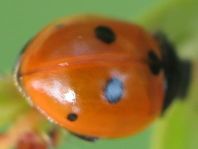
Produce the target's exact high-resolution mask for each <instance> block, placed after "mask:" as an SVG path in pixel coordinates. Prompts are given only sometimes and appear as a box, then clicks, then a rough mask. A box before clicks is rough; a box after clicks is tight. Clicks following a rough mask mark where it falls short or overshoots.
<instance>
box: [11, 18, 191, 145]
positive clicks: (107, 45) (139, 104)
mask: <svg viewBox="0 0 198 149" xmlns="http://www.w3.org/2000/svg"><path fill="white" fill-rule="evenodd" d="M190 66H191V64H190V62H189V61H181V60H180V59H179V58H178V57H177V55H176V53H175V50H174V48H173V46H172V44H171V43H170V42H169V41H168V40H167V39H166V38H165V36H164V35H163V34H161V33H157V34H151V33H149V32H147V31H145V30H144V29H143V28H142V27H140V26H138V25H135V24H132V23H127V22H124V21H118V20H114V19H109V18H103V17H96V16H80V17H73V18H71V19H63V20H60V21H57V22H55V23H53V24H51V25H49V26H48V27H46V28H45V29H43V30H42V31H41V32H40V33H39V34H37V35H36V36H35V37H34V38H33V39H32V40H31V41H30V42H29V43H28V44H27V45H26V46H25V48H24V50H23V52H22V53H21V56H20V59H19V61H18V64H17V66H16V68H15V80H16V83H17V86H18V88H19V90H20V91H21V92H22V93H23V94H24V95H25V97H26V98H27V99H28V101H29V102H30V103H31V104H32V105H33V106H34V107H36V108H37V109H38V110H39V111H40V112H41V113H43V114H44V115H45V116H46V117H47V118H49V119H50V120H52V121H53V122H55V123H57V124H58V125H60V126H62V127H64V128H66V129H67V130H68V131H70V132H71V133H73V134H75V135H76V136H78V137H80V138H83V139H86V140H91V141H92V140H95V139H97V138H118V137H124V136H129V135H133V134H136V133H138V132H140V131H142V130H143V129H144V128H146V127H148V125H149V124H150V123H151V122H152V121H153V120H154V119H155V118H157V117H159V116H160V115H161V114H162V112H163V111H164V110H165V109H166V108H167V107H168V106H169V105H170V103H171V102H172V100H173V99H174V98H175V97H179V96H182V97H183V96H184V95H185V93H186V91H187V88H188V84H189V80H190V79H189V78H190V68H191V67H190Z"/></svg>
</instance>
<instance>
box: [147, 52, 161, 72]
mask: <svg viewBox="0 0 198 149" xmlns="http://www.w3.org/2000/svg"><path fill="white" fill-rule="evenodd" d="M148 58H149V67H150V70H151V72H152V73H153V74H154V75H158V74H159V73H160V70H161V68H162V63H161V61H160V59H159V58H158V56H157V55H156V54H155V52H153V51H152V50H151V51H150V52H149V53H148Z"/></svg>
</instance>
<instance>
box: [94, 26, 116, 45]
mask: <svg viewBox="0 0 198 149" xmlns="http://www.w3.org/2000/svg"><path fill="white" fill-rule="evenodd" d="M95 34H96V37H97V38H98V39H99V40H101V41H103V42H105V43H107V44H110V43H113V42H114V41H115V40H116V35H115V33H114V32H113V31H112V29H111V28H109V27H107V26H98V27H96V28H95Z"/></svg>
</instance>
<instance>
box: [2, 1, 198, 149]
mask: <svg viewBox="0 0 198 149" xmlns="http://www.w3.org/2000/svg"><path fill="white" fill-rule="evenodd" d="M83 14H97V15H103V16H110V17H114V18H118V19H122V20H127V21H130V22H135V23H138V24H140V25H142V26H144V27H146V28H147V29H148V30H150V31H156V30H162V31H164V32H165V33H166V34H167V35H168V36H169V38H170V39H171V40H172V41H173V42H174V43H175V45H176V47H178V49H179V50H178V51H179V54H180V56H181V57H187V58H190V59H192V60H193V61H194V63H195V65H196V63H197V62H196V59H197V58H198V34H197V33H198V30H197V26H198V1H196V0H149V1H148V0H108V1H107V0H81V1H80V0H32V1H30V0H17V1H13V0H0V74H2V75H9V74H10V73H11V71H12V68H13V66H14V64H15V63H16V62H17V57H18V54H19V52H20V50H21V49H22V48H23V46H24V45H25V43H26V42H27V41H28V40H29V39H31V38H32V37H33V36H34V35H35V34H36V33H37V32H38V31H40V30H41V29H42V28H43V27H45V26H46V25H47V24H48V23H50V22H52V21H53V20H57V19H59V18H62V17H64V16H71V15H83ZM196 83H197V80H196V79H195V81H194V83H193V87H192V89H191V91H190V96H189V99H188V102H185V103H184V102H182V103H181V102H176V103H175V104H174V105H173V106H172V108H171V110H170V112H169V113H168V114H167V116H166V117H165V118H161V120H160V121H159V122H157V123H156V124H155V126H151V127H150V128H148V129H147V130H145V131H144V132H142V133H140V134H138V135H136V136H131V137H128V138H123V139H115V140H102V141H98V142H96V143H88V142H84V141H81V140H79V139H76V138H75V137H73V136H70V137H66V138H65V143H63V144H61V145H60V146H59V149H63V148H69V149H89V148H96V149H102V148H114V149H120V148H125V149H131V148H135V149H150V148H154V149H196V147H197V146H198V143H197V142H198V141H197V140H198V110H197V109H198V106H197V105H198V101H197V100H196V98H198V95H197V93H196V92H197V84H196ZM2 97H3V96H1V95H0V99H1V98H2ZM0 102H1V101H0ZM0 104H1V103H0ZM192 105H194V106H193V108H192ZM194 108H195V109H196V110H192V109H194ZM189 109H190V110H189ZM191 124H192V125H191Z"/></svg>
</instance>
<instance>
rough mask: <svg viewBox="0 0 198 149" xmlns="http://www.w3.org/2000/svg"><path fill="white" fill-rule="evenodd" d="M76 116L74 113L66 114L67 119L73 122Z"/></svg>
mask: <svg viewBox="0 0 198 149" xmlns="http://www.w3.org/2000/svg"><path fill="white" fill-rule="evenodd" d="M77 118H78V115H77V114H75V113H70V114H68V115H67V119H68V120H69V121H72V122H73V121H76V120H77Z"/></svg>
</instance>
